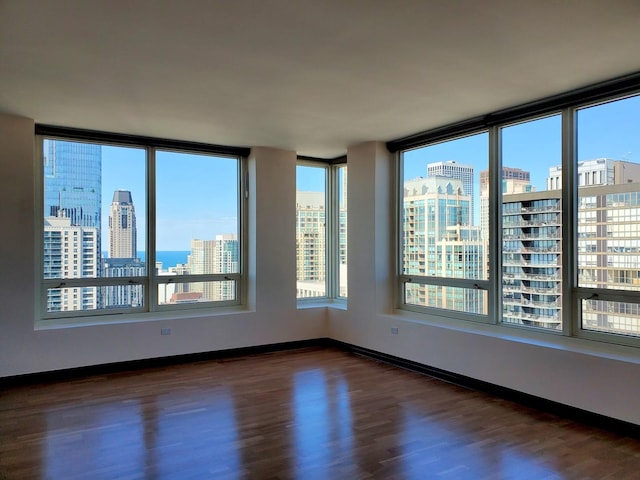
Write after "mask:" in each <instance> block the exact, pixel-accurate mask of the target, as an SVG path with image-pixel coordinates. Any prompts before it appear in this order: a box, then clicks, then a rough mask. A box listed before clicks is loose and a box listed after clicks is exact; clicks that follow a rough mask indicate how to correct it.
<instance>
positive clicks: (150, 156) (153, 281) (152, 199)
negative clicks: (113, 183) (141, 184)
mask: <svg viewBox="0 0 640 480" xmlns="http://www.w3.org/2000/svg"><path fill="white" fill-rule="evenodd" d="M146 150H147V222H146V223H147V232H146V239H147V279H148V280H147V288H146V289H145V292H146V293H145V302H146V304H147V309H148V310H149V311H150V312H153V311H157V310H158V281H157V272H156V149H155V148H154V147H147V149H146Z"/></svg>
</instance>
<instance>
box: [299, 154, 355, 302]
mask: <svg viewBox="0 0 640 480" xmlns="http://www.w3.org/2000/svg"><path fill="white" fill-rule="evenodd" d="M296 295H297V298H298V300H303V299H319V298H330V299H337V298H342V299H346V298H347V167H346V165H344V164H336V165H331V163H330V162H327V161H317V160H316V161H301V162H300V163H299V164H298V165H297V167H296Z"/></svg>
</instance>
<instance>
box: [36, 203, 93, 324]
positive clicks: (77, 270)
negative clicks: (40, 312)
mask: <svg viewBox="0 0 640 480" xmlns="http://www.w3.org/2000/svg"><path fill="white" fill-rule="evenodd" d="M58 214H59V215H63V214H64V211H58ZM99 245H100V235H99V229H98V228H97V227H87V226H82V225H73V224H72V223H71V219H70V218H67V217H64V216H59V217H45V219H44V245H43V247H44V277H43V278H45V279H52V278H59V279H61V280H64V279H70V278H95V277H97V276H98V275H99V272H100V262H99V258H100V256H99ZM99 306H100V298H99V291H98V288H97V287H71V288H51V289H49V290H48V291H47V311H48V312H59V311H71V310H94V309H96V308H99Z"/></svg>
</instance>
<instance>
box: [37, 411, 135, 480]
mask: <svg viewBox="0 0 640 480" xmlns="http://www.w3.org/2000/svg"><path fill="white" fill-rule="evenodd" d="M46 423H47V430H46V439H45V448H44V451H45V458H44V462H45V465H44V467H45V470H44V471H45V472H46V478H56V479H57V478H61V479H62V478H74V477H77V476H82V475H83V474H84V473H85V472H95V475H96V476H95V478H96V479H99V478H105V479H108V478H113V469H114V468H117V469H118V471H120V472H121V471H123V470H125V471H128V472H129V474H135V473H136V472H141V471H143V470H144V466H145V447H144V445H143V442H142V441H141V440H142V436H143V429H144V425H143V422H142V419H141V415H140V405H139V402H137V401H133V400H132V401H125V402H116V403H114V404H100V405H92V406H80V407H75V406H69V407H67V408H62V409H54V410H52V411H49V412H47V415H46ZM112 451H117V452H118V454H117V455H112V454H110V453H109V452H112Z"/></svg>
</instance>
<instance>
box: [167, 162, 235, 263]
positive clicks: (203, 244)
mask: <svg viewBox="0 0 640 480" xmlns="http://www.w3.org/2000/svg"><path fill="white" fill-rule="evenodd" d="M239 184H240V181H239V160H238V159H237V158H227V157H215V156H211V155H200V154H190V153H180V152H167V151H158V152H157V154H156V250H157V251H156V271H157V272H158V275H169V274H171V275H176V274H177V275H180V274H182V275H186V274H191V275H197V274H210V273H239V272H240V246H239V240H238V238H239V236H238V233H239V227H238V225H239V212H238V205H239Z"/></svg>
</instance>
